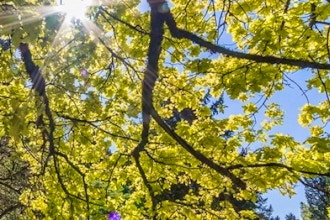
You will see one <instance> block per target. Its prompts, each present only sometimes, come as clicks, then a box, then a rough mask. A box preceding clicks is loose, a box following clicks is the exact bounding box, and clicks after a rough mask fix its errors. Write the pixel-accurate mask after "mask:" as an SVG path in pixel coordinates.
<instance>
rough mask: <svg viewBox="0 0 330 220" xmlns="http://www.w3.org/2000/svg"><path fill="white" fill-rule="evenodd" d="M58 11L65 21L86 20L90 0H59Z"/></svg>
mask: <svg viewBox="0 0 330 220" xmlns="http://www.w3.org/2000/svg"><path fill="white" fill-rule="evenodd" d="M58 4H59V7H60V8H59V11H61V12H63V13H65V16H66V20H67V21H71V20H72V19H77V20H84V19H86V11H87V8H88V7H89V6H90V5H91V1H90V0H59V1H58Z"/></svg>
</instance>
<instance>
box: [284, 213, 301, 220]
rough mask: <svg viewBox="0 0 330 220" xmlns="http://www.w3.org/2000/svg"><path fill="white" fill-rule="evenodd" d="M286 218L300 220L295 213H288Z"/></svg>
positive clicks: (287, 219)
mask: <svg viewBox="0 0 330 220" xmlns="http://www.w3.org/2000/svg"><path fill="white" fill-rule="evenodd" d="M285 219H286V220H298V218H297V217H296V216H295V215H294V214H292V213H290V214H288V215H286V216H285Z"/></svg>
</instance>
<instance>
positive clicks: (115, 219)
mask: <svg viewBox="0 0 330 220" xmlns="http://www.w3.org/2000/svg"><path fill="white" fill-rule="evenodd" d="M108 217H109V220H120V219H121V218H120V214H119V213H118V212H110V213H109V215H108Z"/></svg>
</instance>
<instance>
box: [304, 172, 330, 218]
mask: <svg viewBox="0 0 330 220" xmlns="http://www.w3.org/2000/svg"><path fill="white" fill-rule="evenodd" d="M306 182H307V184H306V187H305V194H306V199H307V204H303V208H302V209H303V215H302V216H303V219H329V214H328V210H327V208H328V207H329V205H330V194H329V178H328V177H317V178H313V179H308V180H306Z"/></svg>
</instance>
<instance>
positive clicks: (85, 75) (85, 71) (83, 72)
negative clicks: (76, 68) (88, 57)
mask: <svg viewBox="0 0 330 220" xmlns="http://www.w3.org/2000/svg"><path fill="white" fill-rule="evenodd" d="M87 74H88V72H87V70H85V69H83V70H81V76H82V77H87Z"/></svg>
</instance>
